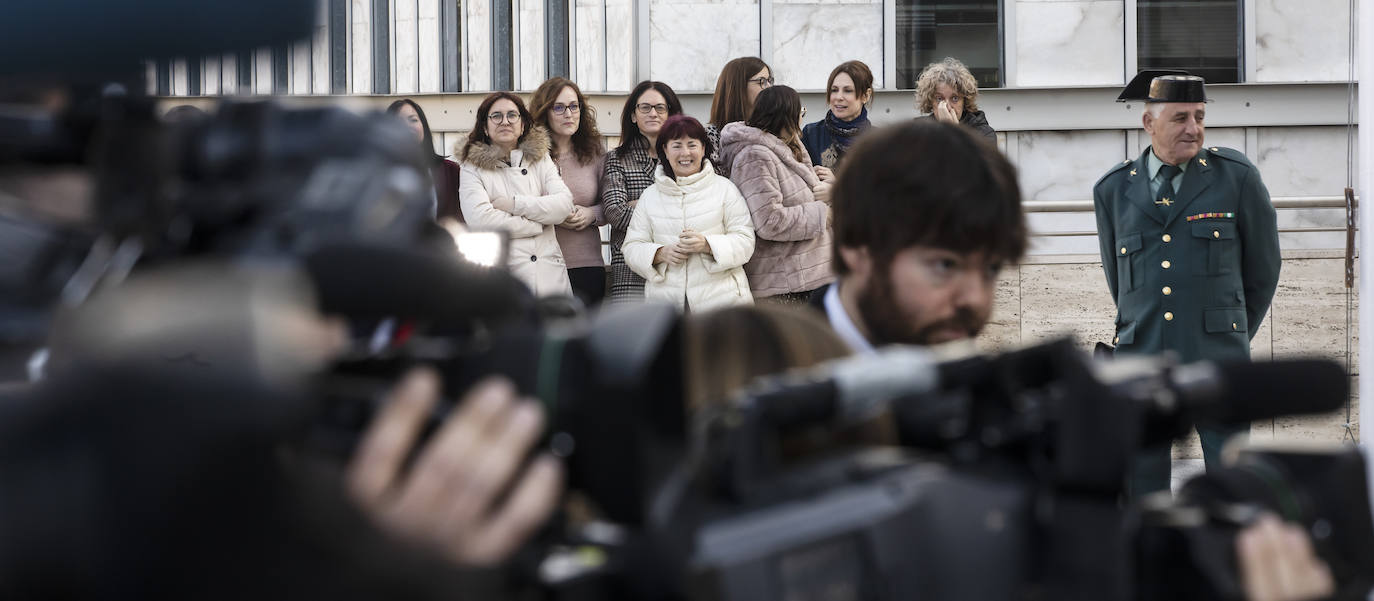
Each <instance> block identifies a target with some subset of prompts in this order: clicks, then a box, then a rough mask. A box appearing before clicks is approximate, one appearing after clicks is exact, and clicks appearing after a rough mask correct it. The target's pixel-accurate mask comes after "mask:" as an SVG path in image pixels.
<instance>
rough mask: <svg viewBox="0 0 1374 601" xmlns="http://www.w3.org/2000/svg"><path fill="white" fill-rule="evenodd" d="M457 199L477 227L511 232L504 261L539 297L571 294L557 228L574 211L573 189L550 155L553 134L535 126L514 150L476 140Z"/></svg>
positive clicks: (466, 160)
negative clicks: (507, 153)
mask: <svg viewBox="0 0 1374 601" xmlns="http://www.w3.org/2000/svg"><path fill="white" fill-rule="evenodd" d="M459 182H460V183H459V186H458V201H459V204H461V205H462V207H463V219H464V220H465V221H467V224H468V227H470V228H472V229H474V230H505V231H506V232H509V233H510V256H509V257H508V258H507V262H506V264H507V265H508V266H509V267H510V271H511V273H512V274H513V275H515V277H517V278H519V279H520V281H522V282H524V283H525V285H526V286H529V287H530V289H531V290H533V291H534V294H535V296H555V295H571V294H572V286H571V285H570V284H569V283H568V271H567V267H566V266H565V264H564V262H563V252H562V250H561V249H560V248H559V246H558V237H557V234H556V233H555V232H554V226H556V225H558V224H560V223H563V220H564V219H567V218H568V215H570V214H571V213H572V210H573V200H572V192H570V191H568V186H566V185H565V184H564V183H563V178H562V177H560V176H559V175H558V166H557V165H555V164H554V162H553V160H552V159H550V158H549V136H548V133H547V132H545V131H544V130H543V129H542V128H539V127H535V128H533V129H531V130H530V132H529V133H527V134H525V139H524V140H521V142H520V145H519V147H518V148H516V149H515V150H513V151H511V153H510V162H509V163H507V162H506V160H505V158H504V157H503V156H501V151H500V149H499V148H496V147H495V146H491V145H488V144H482V143H475V144H472V145H471V146H469V147H468V148H467V149H466V151H465V152H464V156H463V172H462V177H461V178H460V180H459Z"/></svg>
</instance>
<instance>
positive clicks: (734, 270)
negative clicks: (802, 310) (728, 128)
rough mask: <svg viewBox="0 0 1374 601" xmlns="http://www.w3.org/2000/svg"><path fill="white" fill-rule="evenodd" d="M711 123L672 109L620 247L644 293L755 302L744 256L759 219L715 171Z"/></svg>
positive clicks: (704, 303)
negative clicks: (709, 136) (708, 125)
mask: <svg viewBox="0 0 1374 601" xmlns="http://www.w3.org/2000/svg"><path fill="white" fill-rule="evenodd" d="M710 146H711V144H710V142H709V141H708V140H707V137H706V128H704V127H702V125H701V123H700V122H698V121H697V120H696V119H693V118H691V117H687V116H685V115H681V116H674V117H671V118H669V119H668V121H667V123H664V124H663V129H662V130H661V131H660V132H659V135H658V140H657V142H656V143H655V150H656V151H657V153H658V168H657V169H656V170H655V172H654V180H655V181H654V185H653V186H650V187H649V188H648V189H646V190H645V191H644V195H643V196H641V197H640V198H639V202H638V203H637V204H636V205H635V211H634V216H633V217H631V218H630V227H629V230H628V231H627V233H626V235H625V242H624V244H622V245H621V249H622V251H623V252H624V254H625V263H626V264H627V265H629V266H630V269H632V270H634V272H635V273H637V274H639V275H641V276H643V277H644V279H645V285H644V298H645V299H646V300H651V301H652V300H658V301H668V302H671V303H674V304H676V305H677V306H678V307H679V308H682V309H683V310H692V311H703V310H707V309H711V308H714V307H724V306H730V305H749V304H753V302H754V297H753V295H752V294H750V292H749V280H748V278H747V277H746V276H745V275H744V264H745V263H747V262H749V257H750V256H752V255H753V254H754V222H753V219H752V218H751V217H750V216H749V207H748V205H746V204H745V202H744V197H743V196H741V195H740V193H739V189H738V188H736V187H735V184H733V183H731V182H730V180H728V179H726V178H723V177H721V176H719V175H716V172H715V169H714V168H713V167H712V165H711V162H710V161H708V160H706V159H705V157H706V156H707V155H709V154H710V153H711V147H710Z"/></svg>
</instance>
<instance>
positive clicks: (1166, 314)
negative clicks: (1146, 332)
mask: <svg viewBox="0 0 1374 601" xmlns="http://www.w3.org/2000/svg"><path fill="white" fill-rule="evenodd" d="M1173 320H1174V314H1173V313H1172V312H1170V311H1165V312H1164V321H1173Z"/></svg>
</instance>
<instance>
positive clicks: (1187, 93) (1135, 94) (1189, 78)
mask: <svg viewBox="0 0 1374 601" xmlns="http://www.w3.org/2000/svg"><path fill="white" fill-rule="evenodd" d="M1127 100H1143V101H1145V102H1207V91H1206V90H1205V88H1204V81H1203V79H1202V78H1201V77H1197V76H1196V75H1189V74H1188V72H1187V71H1176V70H1163V69H1157V70H1145V71H1141V72H1140V74H1139V75H1136V76H1135V78H1134V79H1132V80H1131V83H1128V84H1126V89H1124V90H1122V91H1121V95H1120V96H1117V97H1116V101H1117V102H1125V101H1127Z"/></svg>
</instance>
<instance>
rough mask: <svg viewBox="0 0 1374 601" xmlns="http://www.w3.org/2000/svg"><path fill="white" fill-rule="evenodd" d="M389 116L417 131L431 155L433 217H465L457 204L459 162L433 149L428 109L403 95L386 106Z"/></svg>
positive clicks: (430, 173)
mask: <svg viewBox="0 0 1374 601" xmlns="http://www.w3.org/2000/svg"><path fill="white" fill-rule="evenodd" d="M386 112H387V114H388V115H395V116H396V117H398V118H400V119H401V122H402V123H404V124H405V126H406V127H408V128H410V131H411V132H412V133H414V134H415V142H416V143H418V144H419V145H420V149H421V150H422V151H423V152H424V153H425V156H426V157H429V158H430V167H429V178H430V179H431V180H433V182H434V200H435V210H434V218H435V219H436V220H437V219H441V218H444V217H452V218H454V219H457V220H459V221H462V220H463V211H462V209H460V208H459V206H458V178H459V173H460V169H459V167H458V163H455V162H453V161H450V160H448V159H446V158H444V155H442V154H439V153H436V152H434V133H433V132H431V131H430V130H429V119H426V118H425V111H424V110H423V109H421V108H420V105H419V104H416V103H415V101H414V100H411V99H409V98H402V99H400V100H397V101H396V102H393V103H391V106H388V107H386Z"/></svg>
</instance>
